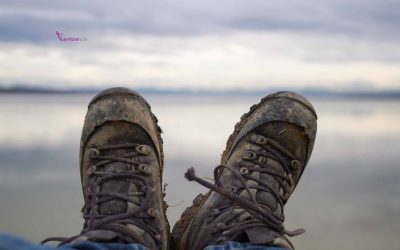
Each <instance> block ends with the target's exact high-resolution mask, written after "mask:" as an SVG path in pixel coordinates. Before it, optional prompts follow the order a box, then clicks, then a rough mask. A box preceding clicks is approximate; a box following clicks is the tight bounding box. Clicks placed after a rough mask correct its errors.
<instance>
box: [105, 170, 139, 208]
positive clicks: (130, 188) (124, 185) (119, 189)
mask: <svg viewBox="0 0 400 250" xmlns="http://www.w3.org/2000/svg"><path fill="white" fill-rule="evenodd" d="M103 171H104V172H109V173H123V172H127V171H129V164H128V163H124V162H113V163H111V164H108V165H106V166H104V168H103ZM101 192H113V193H119V194H122V195H124V194H126V195H128V196H129V193H134V192H137V186H136V185H135V184H133V183H129V182H127V181H124V180H121V179H119V180H110V181H107V182H105V183H103V184H102V185H101ZM130 199H132V200H135V199H137V202H139V200H138V199H139V197H136V196H130ZM133 206H134V207H136V205H133V204H132V203H129V205H128V204H127V202H126V201H124V200H120V199H117V198H114V199H111V200H109V201H106V202H103V203H101V204H100V206H99V213H100V214H119V213H125V212H126V211H127V209H128V207H129V208H130V207H133Z"/></svg>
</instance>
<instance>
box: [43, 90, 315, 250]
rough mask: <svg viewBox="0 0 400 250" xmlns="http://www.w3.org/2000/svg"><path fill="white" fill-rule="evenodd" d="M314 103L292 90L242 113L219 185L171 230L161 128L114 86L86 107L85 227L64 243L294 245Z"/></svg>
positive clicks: (143, 106) (144, 106)
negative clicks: (295, 202) (290, 215)
mask: <svg viewBox="0 0 400 250" xmlns="http://www.w3.org/2000/svg"><path fill="white" fill-rule="evenodd" d="M316 119H317V116H316V113H315V110H314V108H313V107H312V105H311V103H310V102H309V101H307V100H306V99H305V98H304V97H302V96H300V95H298V94H295V93H292V92H278V93H275V94H272V95H268V96H266V97H264V98H263V99H262V100H261V102H260V103H259V104H256V105H254V106H252V107H251V108H250V111H249V112H248V113H246V114H244V115H243V116H242V117H241V120H240V122H238V123H237V124H236V126H235V130H234V132H233V134H232V135H231V136H230V137H229V139H228V142H227V147H226V149H225V151H224V152H223V154H222V159H221V165H219V166H217V167H216V168H215V170H214V182H215V183H214V184H212V183H210V182H208V181H205V180H204V179H202V178H199V177H197V176H196V174H195V171H194V169H189V170H188V171H187V172H186V174H185V177H186V178H187V179H188V180H189V181H195V182H198V183H199V184H201V185H203V186H205V187H207V188H209V189H210V191H209V192H208V193H207V194H206V195H202V194H200V195H199V196H197V197H196V198H195V200H194V201H193V205H192V206H191V207H189V208H187V209H186V210H185V211H184V213H183V214H182V216H181V218H180V220H179V221H178V222H177V223H176V224H175V226H174V228H173V230H172V234H170V228H169V224H168V221H167V217H166V209H167V204H166V203H165V202H164V200H163V198H164V196H165V193H164V191H163V189H162V172H163V148H162V143H163V141H162V138H161V128H160V127H159V126H158V125H157V118H156V117H155V115H154V114H153V113H152V112H151V110H150V105H149V104H148V103H147V102H146V100H145V99H144V98H143V97H141V96H140V95H139V94H137V93H136V92H134V91H132V90H129V89H125V88H111V89H107V90H104V91H103V92H101V93H100V94H98V95H97V96H95V97H94V98H93V99H92V100H91V102H90V104H89V107H88V112H87V115H86V118H85V124H84V127H83V132H82V138H81V147H80V171H81V182H82V191H83V195H84V202H85V205H84V207H83V209H82V213H83V218H84V220H85V223H84V226H83V230H82V232H81V233H80V234H79V235H77V236H73V237H70V238H52V239H50V240H57V239H58V240H62V243H67V242H68V243H71V242H79V241H82V240H89V241H95V242H121V243H140V244H143V245H145V246H146V247H148V248H149V249H185V250H187V249H195V250H197V249H203V248H204V247H205V246H207V245H211V244H222V243H224V242H227V241H238V242H251V243H253V244H269V245H275V246H281V247H284V248H287V249H293V246H292V244H291V243H290V241H289V240H288V238H287V236H294V235H297V234H300V233H302V232H303V230H301V229H300V230H295V231H288V230H286V229H285V228H284V226H283V221H284V211H283V207H284V205H285V203H286V201H287V200H288V198H289V197H290V195H291V193H292V192H293V190H294V189H295V187H296V185H297V183H298V181H299V179H300V177H301V175H302V173H303V171H304V168H305V166H306V164H307V162H308V160H309V158H310V155H311V152H312V149H313V145H314V139H315V135H316V130H317V124H316Z"/></svg>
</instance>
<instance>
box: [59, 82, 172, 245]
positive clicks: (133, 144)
mask: <svg viewBox="0 0 400 250" xmlns="http://www.w3.org/2000/svg"><path fill="white" fill-rule="evenodd" d="M160 134H161V129H160V127H158V125H157V118H156V117H155V116H154V115H153V113H152V112H151V110H150V106H149V104H148V103H147V102H146V101H145V100H144V98H143V97H141V96H140V95H139V94H137V93H136V92H134V91H131V90H129V89H125V88H111V89H107V90H104V91H103V92H101V93H100V94H98V95H97V96H95V97H94V98H93V99H92V101H91V102H90V104H89V107H88V112H87V114H86V118H85V124H84V127H83V131H82V138H81V148H80V172H81V182H82V190H83V196H84V201H85V204H84V207H83V208H82V213H83V218H84V220H85V222H84V226H83V230H82V232H81V234H80V235H78V236H74V237H71V238H68V239H62V241H63V243H67V242H68V243H76V242H79V241H82V240H89V241H95V242H104V243H106V242H120V243H139V244H142V245H145V246H146V247H148V248H149V249H168V242H169V238H170V236H169V225H168V221H167V217H166V215H165V210H166V207H167V206H166V203H164V202H163V197H164V195H165V194H164V193H163V190H162V187H161V185H162V171H163V151H162V139H161V135H160Z"/></svg>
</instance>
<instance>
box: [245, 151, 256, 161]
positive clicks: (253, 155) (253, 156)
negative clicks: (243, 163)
mask: <svg viewBox="0 0 400 250" xmlns="http://www.w3.org/2000/svg"><path fill="white" fill-rule="evenodd" d="M242 158H243V159H245V160H254V159H256V158H257V154H256V153H254V152H253V151H247V152H246V153H245V155H244V156H243V157H242Z"/></svg>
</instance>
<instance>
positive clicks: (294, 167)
mask: <svg viewBox="0 0 400 250" xmlns="http://www.w3.org/2000/svg"><path fill="white" fill-rule="evenodd" d="M289 167H290V170H292V171H297V170H299V169H300V168H301V162H300V161H298V160H292V161H291V162H290V165H289Z"/></svg>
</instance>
